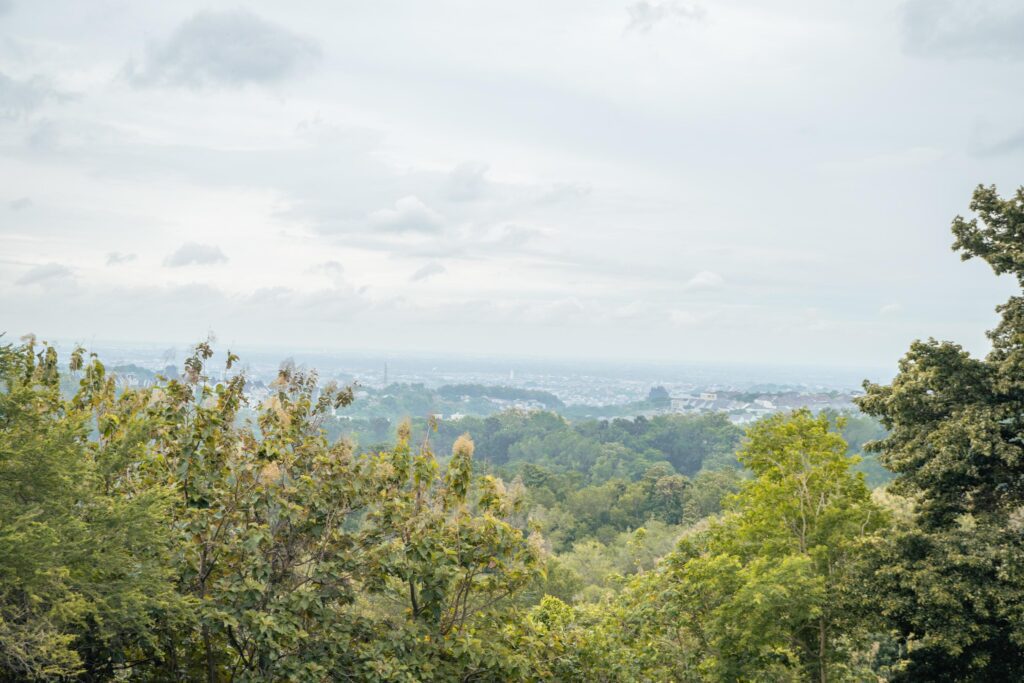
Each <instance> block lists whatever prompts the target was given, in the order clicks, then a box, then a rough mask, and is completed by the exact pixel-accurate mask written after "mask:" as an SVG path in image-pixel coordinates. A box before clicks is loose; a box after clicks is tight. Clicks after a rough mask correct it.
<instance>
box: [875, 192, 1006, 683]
mask: <svg viewBox="0 0 1024 683" xmlns="http://www.w3.org/2000/svg"><path fill="white" fill-rule="evenodd" d="M970 209H971V211H973V212H975V213H976V214H977V216H976V217H975V218H972V219H970V220H966V219H964V218H962V217H960V216H957V217H956V218H955V219H954V221H953V227H952V229H953V234H954V235H955V237H956V241H955V242H954V245H953V248H954V249H955V250H957V251H959V252H960V253H961V256H962V258H963V259H965V260H966V259H970V258H975V257H978V258H982V259H984V260H985V261H987V262H988V263H989V265H990V266H991V267H992V269H993V271H995V273H996V274H998V275H1001V274H1010V275H1013V276H1015V277H1016V278H1017V280H1018V282H1019V283H1020V284H1021V285H1022V286H1024V255H1022V254H1024V252H1022V250H1021V245H1022V244H1024V188H1021V189H1019V190H1018V191H1017V193H1016V194H1015V195H1014V196H1012V197H1010V198H1008V199H1002V198H1000V196H999V195H998V193H997V192H996V188H995V187H983V186H979V187H978V188H977V189H976V190H975V192H974V197H973V200H972V201H971V203H970ZM998 311H999V312H1000V314H1001V321H1000V323H999V325H998V326H997V327H996V328H995V329H994V330H993V331H991V332H990V333H989V338H990V339H991V343H992V349H991V351H990V352H989V353H988V355H987V356H986V357H985V358H984V359H979V358H974V357H972V356H971V355H970V354H968V353H967V352H965V351H964V350H963V349H962V348H961V347H960V346H958V345H956V344H952V343H949V342H938V341H935V340H929V341H927V342H921V341H918V342H915V343H914V344H912V345H911V347H910V350H909V351H908V352H907V354H906V355H905V356H904V357H903V359H902V360H901V361H900V364H899V374H898V375H897V376H896V378H895V379H894V380H893V381H892V383H891V384H889V385H887V386H880V385H874V384H866V385H865V388H866V390H867V395H866V396H865V397H863V398H862V399H861V400H860V401H859V404H860V407H861V409H862V410H864V411H865V412H866V413H868V414H870V415H874V416H876V417H878V418H879V419H880V420H881V422H882V423H883V424H884V425H885V427H886V428H888V429H889V435H888V436H886V437H885V438H883V439H881V440H880V441H878V442H877V443H876V444H874V446H873V447H874V448H875V449H876V450H878V451H880V453H881V459H882V462H883V463H884V464H885V465H886V467H888V468H889V469H890V470H892V471H893V472H895V473H896V474H897V477H896V480H895V481H894V482H893V484H892V488H893V490H894V491H895V492H896V493H900V494H903V495H905V496H907V497H909V498H910V499H911V500H913V501H914V502H915V503H916V516H915V518H914V521H913V523H912V524H911V525H910V526H909V527H908V528H905V529H904V530H902V531H901V533H899V534H896V535H895V536H893V537H892V538H891V541H890V543H888V544H887V545H886V546H884V547H883V549H882V550H881V552H880V555H879V557H878V558H877V566H878V570H877V576H876V582H877V583H876V586H877V589H878V592H879V595H880V596H881V599H880V600H879V601H878V609H879V610H880V611H881V612H882V613H883V614H884V615H885V616H887V617H888V618H889V619H890V620H891V623H892V624H893V625H894V626H895V628H896V629H897V631H898V632H899V634H900V635H901V639H902V643H903V646H904V649H905V651H906V657H905V662H904V663H903V665H902V670H901V673H899V674H898V678H900V679H901V680H937V681H939V680H941V681H947V680H948V681H954V680H957V681H959V680H1019V679H1021V678H1024V535H1022V530H1024V443H1022V433H1024V297H1021V296H1014V297H1011V298H1010V300H1009V301H1007V302H1006V303H1005V304H1003V305H1002V306H1000V307H999V308H998Z"/></svg>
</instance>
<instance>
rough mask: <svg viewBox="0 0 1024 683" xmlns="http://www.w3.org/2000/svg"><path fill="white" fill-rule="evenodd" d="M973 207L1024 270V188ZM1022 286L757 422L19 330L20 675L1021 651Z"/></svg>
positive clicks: (14, 468)
mask: <svg viewBox="0 0 1024 683" xmlns="http://www.w3.org/2000/svg"><path fill="white" fill-rule="evenodd" d="M970 208H971V210H972V211H973V212H975V214H976V215H977V218H975V219H971V220H966V219H963V218H960V217H957V218H956V219H955V220H954V222H953V233H954V236H955V240H956V241H955V243H954V248H955V249H956V250H958V251H959V252H960V253H961V255H962V256H963V258H965V259H968V258H974V257H977V258H981V259H984V260H985V261H987V262H988V263H989V264H990V265H991V267H992V269H993V270H994V271H995V273H996V274H1004V273H1005V274H1010V275H1012V276H1015V277H1016V278H1017V279H1018V281H1020V283H1021V285H1022V286H1024V256H1022V251H1021V248H1020V245H1021V244H1024V188H1022V189H1021V190H1018V192H1017V193H1016V194H1015V195H1014V196H1013V197H1010V198H1008V199H1003V198H1001V197H1000V196H999V195H998V194H997V192H996V190H995V188H994V187H979V188H978V189H977V190H976V192H975V195H974V199H973V201H972V202H971V206H970ZM999 312H1000V314H1001V316H1002V317H1001V321H1000V323H999V324H998V326H997V327H996V328H995V329H994V330H993V331H992V332H991V333H990V339H991V345H992V349H991V351H990V353H989V354H988V355H987V356H986V357H985V358H983V359H979V358H975V357H972V356H970V355H969V354H968V353H966V352H965V351H964V350H963V349H962V348H961V347H959V346H957V345H956V344H952V343H948V342H939V341H935V340H928V341H920V342H915V343H914V344H913V345H912V346H911V348H910V349H909V351H908V352H907V354H906V355H905V356H904V357H903V358H902V359H901V360H900V362H899V372H898V374H897V376H896V377H895V379H894V380H893V381H892V382H891V383H890V384H888V385H876V384H870V383H868V384H866V385H865V394H864V396H863V397H861V398H860V399H859V400H858V402H859V407H860V410H861V411H862V412H863V415H839V414H835V413H820V414H813V413H811V412H810V411H807V410H796V411H793V412H789V413H779V414H776V415H773V416H770V417H767V418H764V419H763V420H761V421H759V422H757V423H755V424H754V425H752V426H750V427H748V428H746V429H741V428H739V427H737V426H735V425H733V424H731V423H730V422H729V421H728V419H726V417H725V416H722V415H705V416H682V415H680V416H673V415H665V416H657V417H653V418H637V419H634V420H626V419H617V420H578V421H571V420H567V419H566V418H565V417H564V416H562V415H559V414H557V413H554V412H547V411H544V410H539V411H508V412H504V413H501V414H499V415H493V416H490V417H483V418H464V419H461V420H457V421H436V420H433V419H429V420H420V421H417V422H415V423H413V422H405V423H402V424H399V425H398V426H397V427H395V426H393V425H390V424H389V423H386V422H385V423H383V424H375V423H373V420H372V418H365V421H364V422H363V423H358V424H355V425H353V422H352V421H351V420H347V421H339V420H338V418H337V414H338V411H339V409H342V408H345V407H346V406H349V405H351V404H352V402H353V400H354V394H353V391H352V389H351V388H346V387H340V386H337V385H335V384H333V383H324V382H321V381H320V380H319V378H318V376H317V375H316V373H315V372H312V371H309V370H305V369H301V368H296V367H295V366H293V365H289V364H285V365H283V366H282V368H281V370H280V373H279V376H278V378H277V380H276V382H275V383H274V384H273V385H272V386H271V387H270V389H271V390H272V391H271V392H270V397H269V398H268V399H267V400H265V401H263V402H262V403H260V404H259V405H250V402H249V401H248V399H247V397H246V382H247V380H246V377H245V374H244V372H242V371H241V370H240V367H241V366H239V365H238V360H239V359H238V358H237V357H236V356H234V355H233V354H230V353H228V355H227V361H226V363H225V365H224V366H223V367H212V366H213V363H212V358H213V349H212V348H211V346H210V344H209V343H201V344H199V345H197V346H196V347H195V349H194V352H193V353H192V355H191V356H190V357H189V358H188V359H187V360H186V361H185V363H184V367H183V368H180V369H178V370H177V371H176V372H174V373H173V376H169V375H170V373H168V376H160V377H158V378H156V380H155V381H154V382H153V383H152V384H147V385H144V386H125V385H124V384H123V383H119V382H118V381H117V378H116V374H115V373H113V372H108V371H107V370H106V369H105V367H104V365H103V363H102V361H101V359H100V358H98V357H96V356H93V355H90V354H88V353H87V352H86V351H85V350H84V349H77V350H75V351H74V352H73V353H72V354H71V355H70V357H69V358H65V359H61V358H59V357H58V354H57V352H56V350H55V349H54V348H53V347H52V346H50V345H48V344H46V343H45V342H38V341H37V340H35V339H34V338H31V337H29V338H26V339H24V340H22V341H21V342H19V343H13V342H12V343H8V344H6V345H4V346H0V680H10V681H21V680H65V681H74V680H77V681H108V680H141V681H190V680H206V681H234V680H237V681H257V680H259V681H278V680H295V681H327V680H351V681H410V682H411V681H508V680H537V681H773V682H774V681H808V680H814V681H820V682H826V681H921V680H928V681H1009V680H1020V679H1021V678H1024V626H1022V625H1024V465H1022V458H1024V450H1022V448H1024V447H1022V433H1024V422H1022V421H1024V417H1022V416H1024V296H1014V297H1012V298H1011V299H1010V300H1009V301H1008V302H1007V303H1006V304H1004V305H1003V306H1001V307H1000V308H999ZM214 377H216V379H213V378H214ZM453 391H454V390H453ZM465 391H466V388H465V387H461V388H458V392H465ZM460 395H461V393H460ZM533 398H536V399H538V400H541V399H543V400H550V399H549V398H547V397H544V396H539V395H538V396H535V397H533ZM551 398H553V397H551ZM550 407H552V408H557V407H558V406H557V405H555V404H552V406H550ZM385 426H386V427H387V429H388V430H389V431H388V433H386V434H384V433H381V432H382V431H383V430H384V428H385ZM353 428H355V429H356V430H357V431H358V430H362V431H361V432H359V434H360V436H359V438H351V437H352V433H351V430H352V429H353ZM862 450H866V451H867V455H866V458H865V459H863V460H862V458H861V456H860V455H859V452H860V451H862Z"/></svg>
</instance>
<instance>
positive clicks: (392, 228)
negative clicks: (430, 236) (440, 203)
mask: <svg viewBox="0 0 1024 683" xmlns="http://www.w3.org/2000/svg"><path fill="white" fill-rule="evenodd" d="M370 224H371V225H372V226H373V227H374V228H375V229H377V230H378V231H379V232H390V233H406V232H420V233H437V232H440V231H441V229H442V228H443V227H444V219H443V218H442V217H441V216H440V215H439V214H438V213H437V212H436V211H434V210H433V209H431V208H430V207H429V206H427V205H426V204H424V203H423V202H422V201H421V200H420V198H419V197H416V196H414V195H409V196H407V197H402V198H401V199H399V200H398V201H397V202H395V208H393V209H379V210H377V211H374V212H373V213H371V214H370Z"/></svg>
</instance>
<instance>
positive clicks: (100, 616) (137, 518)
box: [0, 339, 187, 680]
mask: <svg viewBox="0 0 1024 683" xmlns="http://www.w3.org/2000/svg"><path fill="white" fill-rule="evenodd" d="M82 365H83V363H82V353H81V351H76V352H75V354H74V356H73V358H72V368H73V369H74V370H79V369H81V368H82ZM111 386H112V383H111V382H110V381H109V378H107V377H106V376H105V373H104V370H103V366H102V365H101V364H100V363H99V362H98V361H96V360H93V361H92V362H90V363H89V365H88V366H87V367H85V371H84V373H83V377H82V379H81V387H80V390H79V391H78V393H77V395H76V396H75V398H74V399H73V400H70V401H69V400H66V399H64V398H63V397H62V395H61V393H60V378H59V373H58V366H57V353H56V351H55V350H54V349H53V348H52V347H49V346H46V345H45V344H44V345H43V346H42V347H39V346H37V344H36V343H35V340H33V339H29V340H28V342H27V343H26V344H24V345H22V346H20V347H13V346H5V347H0V678H2V679H12V680H33V679H57V678H66V677H70V676H78V677H80V678H83V679H85V680H106V679H109V678H112V677H114V675H115V674H116V673H117V672H118V671H120V670H122V669H126V668H130V667H131V666H132V665H133V663H134V662H136V661H139V660H147V659H150V658H154V657H159V656H161V655H162V653H163V650H162V648H161V645H160V643H159V640H158V638H157V637H156V632H155V629H154V624H155V623H156V622H159V621H167V622H173V623H175V624H177V625H181V624H183V623H185V617H186V614H185V612H186V603H187V600H185V599H183V598H182V597H181V596H179V595H178V594H177V592H176V591H175V585H174V580H173V579H174V577H173V572H172V557H171V547H172V534H171V531H170V529H169V528H168V527H167V526H166V524H165V519H166V516H167V514H168V511H169V508H170V500H169V497H170V490H169V489H166V488H164V487H146V486H140V485H139V484H138V482H137V481H136V478H135V477H134V476H133V473H132V471H131V468H130V466H129V468H128V469H125V458H124V453H122V452H121V451H120V445H121V444H120V443H119V442H118V441H117V440H114V439H111V438H109V435H110V434H111V432H112V431H113V430H115V429H116V428H117V427H116V425H115V423H114V421H113V420H112V419H111V416H110V413H109V412H108V410H107V408H106V407H105V406H104V401H103V400H100V399H99V397H101V396H102V397H107V398H109V394H107V393H106V390H108V389H110V387H111ZM91 433H92V434H98V437H97V438H95V439H90V434H91Z"/></svg>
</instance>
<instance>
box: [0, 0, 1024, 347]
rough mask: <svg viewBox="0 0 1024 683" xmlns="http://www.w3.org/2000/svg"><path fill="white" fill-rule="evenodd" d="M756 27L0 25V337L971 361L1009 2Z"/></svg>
mask: <svg viewBox="0 0 1024 683" xmlns="http://www.w3.org/2000/svg"><path fill="white" fill-rule="evenodd" d="M770 5H771V6H770V7H768V6H766V3H758V2H740V1H732V0H715V1H710V0H708V1H699V2H692V3H690V2H673V1H664V2H655V1H647V2H628V1H621V0H620V1H615V2H596V1H593V0H588V1H587V2H582V1H568V0H567V1H565V2H558V3H552V2H534V1H532V0H520V1H518V2H514V3H513V2H506V3H493V2H450V1H440V2H431V3H414V2H401V3H400V2H389V1H383V0H377V1H375V2H372V3H351V2H347V3H338V2H301V1H296V2H290V3H286V4H285V3H277V2H274V3H271V2H247V3H245V5H244V8H242V7H240V5H239V3H237V2H229V3H219V2H203V3H195V2H175V3H134V2H113V1H101V0H98V1H94V2H88V3H83V2H71V1H67V2H62V1H58V0H53V1H29V0H6V1H3V2H0V178H2V182H0V330H5V331H6V332H7V333H8V335H9V337H8V338H10V336H11V335H14V336H20V335H21V334H24V333H27V332H34V333H36V334H38V335H40V336H42V337H46V338H51V339H68V340H78V341H85V342H88V341H89V340H91V339H94V338H96V337H97V336H100V337H102V338H104V339H115V340H123V341H138V342H151V343H164V342H180V341H190V340H196V339H199V338H202V337H204V336H205V335H206V334H207V332H208V331H210V330H213V331H214V332H216V333H217V335H218V337H219V338H220V339H221V340H222V341H224V342H226V343H228V344H231V343H242V344H247V345H250V346H252V345H258V344H265V345H274V346H280V347H290V348H322V349H331V350H338V351H344V350H368V349H369V350H376V349H380V350H388V351H389V352H437V353H451V354H459V353H473V354H478V355H479V354H486V353H493V354H517V355H530V356H538V357H552V358H608V359H623V360H625V359H661V360H671V361H680V362H682V361H686V362H689V361H718V362H730V361H734V362H746V361H750V360H752V359H756V360H757V361H758V362H761V363H771V362H777V363H797V362H799V363H803V362H807V363H817V364H832V365H843V366H859V365H863V366H872V367H874V366H891V365H892V361H893V360H894V359H895V358H897V357H899V355H901V354H902V353H903V351H904V350H905V349H906V347H907V344H908V343H909V342H910V341H911V340H912V339H914V338H922V337H929V336H934V337H939V338H946V339H951V340H954V341H958V342H961V343H963V344H965V345H966V346H967V347H968V348H970V349H971V350H972V351H975V352H983V351H984V350H985V348H986V342H985V339H984V337H983V336H982V334H981V333H980V330H982V329H984V328H986V327H991V326H992V325H994V323H995V321H996V317H995V314H994V313H992V312H989V311H991V309H992V307H993V306H995V304H997V303H998V302H1000V301H1002V300H1004V299H1005V298H1006V297H1007V295H1008V294H1009V293H1010V292H1011V291H1012V283H1011V282H1001V281H999V280H998V279H996V278H995V277H993V276H992V274H991V272H990V271H989V270H988V268H987V266H985V264H983V263H979V262H970V263H967V264H961V263H960V261H959V258H958V256H957V255H956V254H954V253H952V252H951V251H950V249H949V244H950V242H951V237H950V234H949V223H950V220H951V219H952V218H953V216H954V215H956V214H957V213H965V212H966V209H967V203H968V201H969V199H970V193H971V190H972V189H973V187H974V186H975V185H977V184H978V183H985V184H989V183H995V184H997V185H998V186H999V187H1000V190H1002V191H1004V192H1007V193H1008V192H1010V191H1012V190H1013V189H1015V188H1016V185H1017V184H1019V182H1020V169H1021V167H1022V162H1024V127H1022V126H1024V124H1022V120H1024V118H1022V114H1024V91H1022V89H1021V88H1020V87H1019V86H1018V84H1019V83H1020V82H1022V77H1024V41H1021V40H1020V36H1021V35H1024V8H1022V7H1021V5H1020V3H1019V2H1010V1H1005V2H958V1H955V0H945V1H936V2H923V1H918V2H909V3H903V4H896V3H890V2H878V1H869V2H857V3H851V2H832V1H828V2H823V1H816V2H809V1H806V2H775V3H770ZM979 311H983V312H987V313H985V314H984V315H983V316H982V315H981V314H979Z"/></svg>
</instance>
